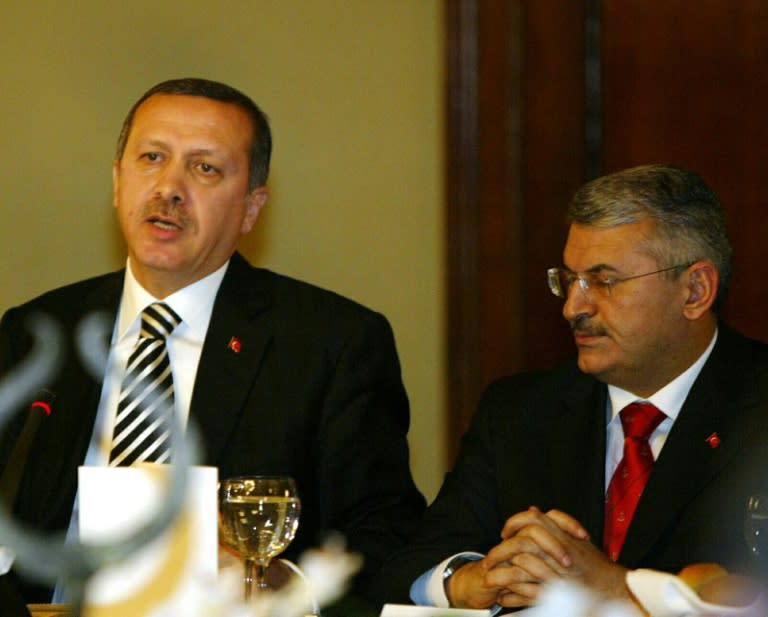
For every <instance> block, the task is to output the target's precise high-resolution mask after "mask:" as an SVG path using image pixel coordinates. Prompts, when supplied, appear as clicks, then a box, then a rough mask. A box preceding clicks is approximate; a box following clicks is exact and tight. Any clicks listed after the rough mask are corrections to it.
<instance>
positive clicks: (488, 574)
mask: <svg viewBox="0 0 768 617" xmlns="http://www.w3.org/2000/svg"><path fill="white" fill-rule="evenodd" d="M626 572H627V569H626V568H624V567H623V566H620V565H619V564H616V563H614V562H612V561H610V560H609V559H608V557H606V556H605V554H604V553H603V552H602V551H601V550H600V549H599V548H597V547H596V546H595V545H594V544H592V542H591V541H590V538H589V534H588V533H587V531H586V529H584V527H583V526H582V525H581V524H580V523H579V522H578V521H577V520H576V519H574V518H573V517H571V516H569V515H568V514H566V513H564V512H560V511H559V510H550V511H549V512H546V513H544V512H542V511H541V510H539V509H538V508H536V507H531V508H529V509H528V510H526V511H524V512H520V513H518V514H515V515H513V516H511V517H510V518H509V519H507V521H506V523H505V524H504V528H503V529H502V531H501V542H500V543H499V544H497V545H496V546H495V547H493V548H492V549H491V550H490V551H488V554H487V555H486V556H485V557H484V558H483V559H481V560H479V561H472V562H469V563H467V564H465V565H464V566H462V567H460V568H459V569H458V570H456V572H454V574H453V575H452V576H451V577H450V578H449V579H448V580H447V581H446V593H447V595H448V598H449V600H450V602H451V606H456V607H465V608H488V607H490V606H493V605H499V606H503V607H507V608H514V607H522V606H528V605H530V604H532V603H533V602H534V601H535V600H536V597H537V596H538V594H539V591H540V589H541V584H542V583H545V582H547V581H551V580H553V579H556V578H564V579H570V580H573V581H576V582H578V583H580V584H581V585H583V586H586V587H587V588H589V589H591V590H592V591H593V592H595V593H596V594H598V595H599V596H601V597H603V598H605V599H609V598H610V599H619V598H621V599H626V600H630V599H631V596H630V594H629V591H628V590H627V587H626V584H625V582H624V580H625V575H626Z"/></svg>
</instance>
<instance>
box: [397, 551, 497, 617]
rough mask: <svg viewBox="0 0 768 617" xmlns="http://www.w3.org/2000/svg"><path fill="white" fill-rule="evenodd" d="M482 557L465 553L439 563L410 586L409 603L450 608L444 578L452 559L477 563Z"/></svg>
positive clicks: (472, 553)
mask: <svg viewBox="0 0 768 617" xmlns="http://www.w3.org/2000/svg"><path fill="white" fill-rule="evenodd" d="M483 557H484V555H482V554H481V553H474V552H466V553H456V554H455V555H451V556H450V557H448V559H445V560H443V561H441V562H440V563H439V564H438V565H437V566H435V567H434V568H432V569H431V570H427V571H426V572H425V573H424V574H422V575H421V576H420V577H419V578H417V579H416V580H415V581H414V582H413V584H412V585H411V591H410V596H411V601H412V602H413V603H414V604H419V605H421V606H437V607H439V608H450V606H451V605H450V603H449V602H448V597H447V596H446V595H445V576H446V569H447V568H448V566H449V565H450V564H451V562H452V561H453V560H454V559H464V560H466V561H478V560H480V559H482V558H483Z"/></svg>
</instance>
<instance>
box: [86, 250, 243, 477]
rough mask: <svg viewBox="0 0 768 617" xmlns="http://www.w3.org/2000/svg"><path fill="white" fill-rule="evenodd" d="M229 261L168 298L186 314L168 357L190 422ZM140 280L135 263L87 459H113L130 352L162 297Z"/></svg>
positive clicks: (177, 397) (177, 401)
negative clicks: (112, 447) (148, 309)
mask: <svg viewBox="0 0 768 617" xmlns="http://www.w3.org/2000/svg"><path fill="white" fill-rule="evenodd" d="M228 263H229V262H227V263H226V264H224V265H223V266H221V268H219V269H218V270H216V271H215V272H213V273H211V274H209V275H208V276H206V277H205V278H203V279H200V280H199V281H196V282H195V283H192V284H191V285H188V286H187V287H184V288H182V289H179V290H178V291H176V292H174V293H172V294H171V295H170V296H168V297H166V298H164V299H163V300H162V302H164V303H166V304H167V305H168V306H170V307H171V308H172V309H173V310H174V311H175V312H176V314H177V315H178V316H179V317H181V323H180V324H179V325H178V326H176V328H175V329H174V330H173V332H171V334H170V335H169V336H168V337H167V338H166V347H167V349H168V359H169V361H170V364H171V373H172V374H173V391H174V408H175V413H176V416H177V418H178V419H179V421H180V422H181V423H182V424H183V425H186V421H187V418H188V417H189V405H190V402H191V400H192V390H193V388H194V385H195V377H196V375H197V366H198V364H199V363H200V354H201V353H202V350H203V342H204V341H205V335H206V332H207V331H208V324H209V322H210V320H211V313H212V312H213V303H214V300H215V299H216V293H217V292H218V290H219V286H220V285H221V281H222V279H223V278H224V274H225V273H226V270H227V265H228ZM160 301H161V300H158V299H157V298H155V297H153V296H152V295H151V294H150V293H149V292H147V290H145V289H144V288H143V287H142V286H141V285H140V284H139V283H138V281H137V280H136V278H135V277H134V275H133V272H132V270H131V263H130V260H128V265H127V267H126V269H125V284H124V286H123V295H122V298H121V300H120V309H119V311H118V315H117V319H116V320H115V328H114V330H113V332H112V339H111V344H110V351H109V358H108V360H107V370H106V373H105V376H104V385H103V386H102V390H101V398H100V400H99V408H98V412H97V416H96V423H95V427H94V433H93V438H92V441H91V446H90V448H89V450H88V454H87V456H86V459H85V464H86V465H106V464H107V462H108V461H109V451H110V444H111V442H112V432H113V428H114V425H115V418H116V415H117V402H118V398H119V397H120V386H121V382H122V377H123V374H124V373H125V366H126V364H127V363H128V358H129V357H130V355H131V352H132V351H133V348H134V347H135V345H136V341H137V340H138V337H139V330H140V329H141V313H142V311H143V310H144V309H145V308H146V307H147V306H149V305H150V304H152V303H153V302H160Z"/></svg>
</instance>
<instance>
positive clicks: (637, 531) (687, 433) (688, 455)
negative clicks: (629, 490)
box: [621, 326, 758, 567]
mask: <svg viewBox="0 0 768 617" xmlns="http://www.w3.org/2000/svg"><path fill="white" fill-rule="evenodd" d="M737 345H738V341H737V340H736V339H735V335H733V334H732V333H730V332H729V331H727V330H726V329H725V328H723V327H722V326H721V329H720V334H719V340H718V343H717V345H716V347H715V349H714V350H713V352H712V355H711V356H710V358H709V360H708V361H707V363H706V364H705V366H704V368H703V369H702V371H701V373H700V374H699V377H698V378H697V379H696V381H695V383H694V385H693V387H692V388H691V391H690V393H689V395H688V397H687V399H686V401H685V403H684V405H683V407H682V409H681V410H680V415H679V416H678V418H677V420H676V421H675V424H674V426H673V428H672V431H671V432H670V434H669V437H668V438H667V442H666V443H665V445H664V448H663V450H662V451H661V454H660V456H659V458H658V460H657V461H656V463H655V465H654V470H653V472H652V474H651V477H650V478H649V480H648V484H647V485H646V488H645V491H644V492H643V496H642V497H641V499H640V502H639V504H638V507H637V511H636V512H635V516H634V520H633V523H632V524H631V525H630V528H629V532H628V534H627V539H626V542H625V544H624V548H623V550H622V553H621V561H622V563H623V564H624V565H627V566H630V567H632V566H633V565H635V564H637V563H640V562H641V561H642V559H643V557H644V556H645V555H646V554H647V553H648V551H649V550H651V549H652V547H653V545H654V543H655V542H656V541H657V540H658V539H659V537H660V535H661V534H662V533H663V532H664V530H665V529H666V528H667V527H668V526H669V525H670V524H672V523H673V521H674V520H675V519H676V518H677V517H678V516H679V515H680V511H681V510H682V509H683V508H684V507H685V505H686V504H687V503H689V502H690V501H691V500H692V499H693V498H694V497H695V495H696V494H697V493H698V492H699V491H700V490H701V488H702V487H703V486H704V485H705V484H707V483H708V482H709V481H710V480H711V479H712V478H713V477H714V476H715V475H717V474H718V473H719V472H720V470H721V469H722V468H723V467H724V466H725V465H726V464H727V463H728V462H729V461H730V460H732V459H733V457H734V456H736V455H738V453H739V451H740V450H741V445H742V444H744V443H747V442H748V441H749V439H748V437H749V426H750V424H749V423H748V422H745V421H744V420H745V417H746V416H748V415H749V414H750V410H752V409H754V408H755V407H756V405H757V402H758V400H757V389H756V388H757V383H756V379H755V378H754V374H753V368H752V367H750V365H749V355H748V353H747V352H746V351H745V350H739V349H737V348H736V346H737ZM713 434H714V435H717V437H718V443H717V445H716V446H715V447H713V445H712V443H710V440H709V439H708V438H709V437H710V436H711V435H713Z"/></svg>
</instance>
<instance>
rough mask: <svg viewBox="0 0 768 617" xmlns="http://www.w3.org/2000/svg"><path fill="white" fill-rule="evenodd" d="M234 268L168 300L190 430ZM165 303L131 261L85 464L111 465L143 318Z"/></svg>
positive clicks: (72, 531) (175, 366)
mask: <svg viewBox="0 0 768 617" xmlns="http://www.w3.org/2000/svg"><path fill="white" fill-rule="evenodd" d="M228 265H229V261H227V263H225V264H224V265H223V266H221V267H220V268H219V269H218V270H216V271H215V272H212V273H211V274H209V275H208V276H206V277H205V278H203V279H200V280H199V281H196V282H194V283H192V284H191V285H188V286H187V287H184V288H182V289H179V290H178V291H176V292H174V293H172V294H171V295H170V296H168V297H167V298H164V299H163V300H162V302H165V303H166V304H167V305H168V306H170V307H171V308H172V309H173V310H174V311H175V312H176V314H177V315H179V317H181V319H182V321H181V323H180V324H179V325H178V326H176V328H174V330H173V332H171V334H170V335H169V336H168V337H167V338H166V348H167V349H168V359H169V361H170V364H171V373H172V374H173V388H174V412H175V413H176V414H177V416H178V418H179V421H181V422H182V424H184V425H186V422H187V419H188V418H189V406H190V402H191V400H192V390H193V388H194V385H195V377H196V376H197V366H198V364H199V363H200V355H201V353H202V351H203V342H204V341H205V335H206V333H207V332H208V325H209V323H210V321H211V314H212V313H213V303H214V301H215V300H216V294H217V292H218V290H219V286H220V285H221V281H222V280H223V279H224V274H225V273H226V271H227V266H228ZM160 301H161V300H158V299H157V298H155V297H154V296H152V295H151V294H150V293H149V292H148V291H147V290H146V289H144V288H143V287H142V286H141V285H140V284H139V282H138V281H137V280H136V277H135V276H134V274H133V271H132V270H131V260H130V259H128V262H127V265H126V268H125V282H124V284H123V295H122V296H121V298H120V308H119V309H118V314H117V319H116V320H115V327H114V330H113V331H112V338H111V339H110V349H109V356H108V358H107V368H106V372H105V374H104V383H103V385H102V388H101V398H100V399H99V407H98V410H97V412H96V421H95V422H94V426H93V432H92V435H91V442H90V445H89V446H88V451H87V452H86V455H85V461H84V462H83V464H84V465H96V466H99V465H107V464H108V462H109V452H110V445H111V443H112V432H113V428H114V426H115V418H116V417H117V402H118V399H119V397H120V386H121V382H122V377H123V373H124V372H125V366H126V364H127V363H128V358H129V356H130V355H131V352H132V351H133V348H134V346H135V345H136V342H137V340H138V338H139V330H140V329H141V313H142V311H143V310H144V309H145V308H146V307H147V306H149V305H150V304H152V303H153V302H160ZM78 508H79V499H78V497H77V495H76V496H75V503H74V505H73V508H72V518H71V519H70V523H69V528H68V530H67V541H76V539H77V537H78ZM64 599H65V598H64V596H63V589H62V587H61V585H56V589H55V590H54V593H53V602H54V603H55V604H56V603H61V602H63V601H64Z"/></svg>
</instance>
